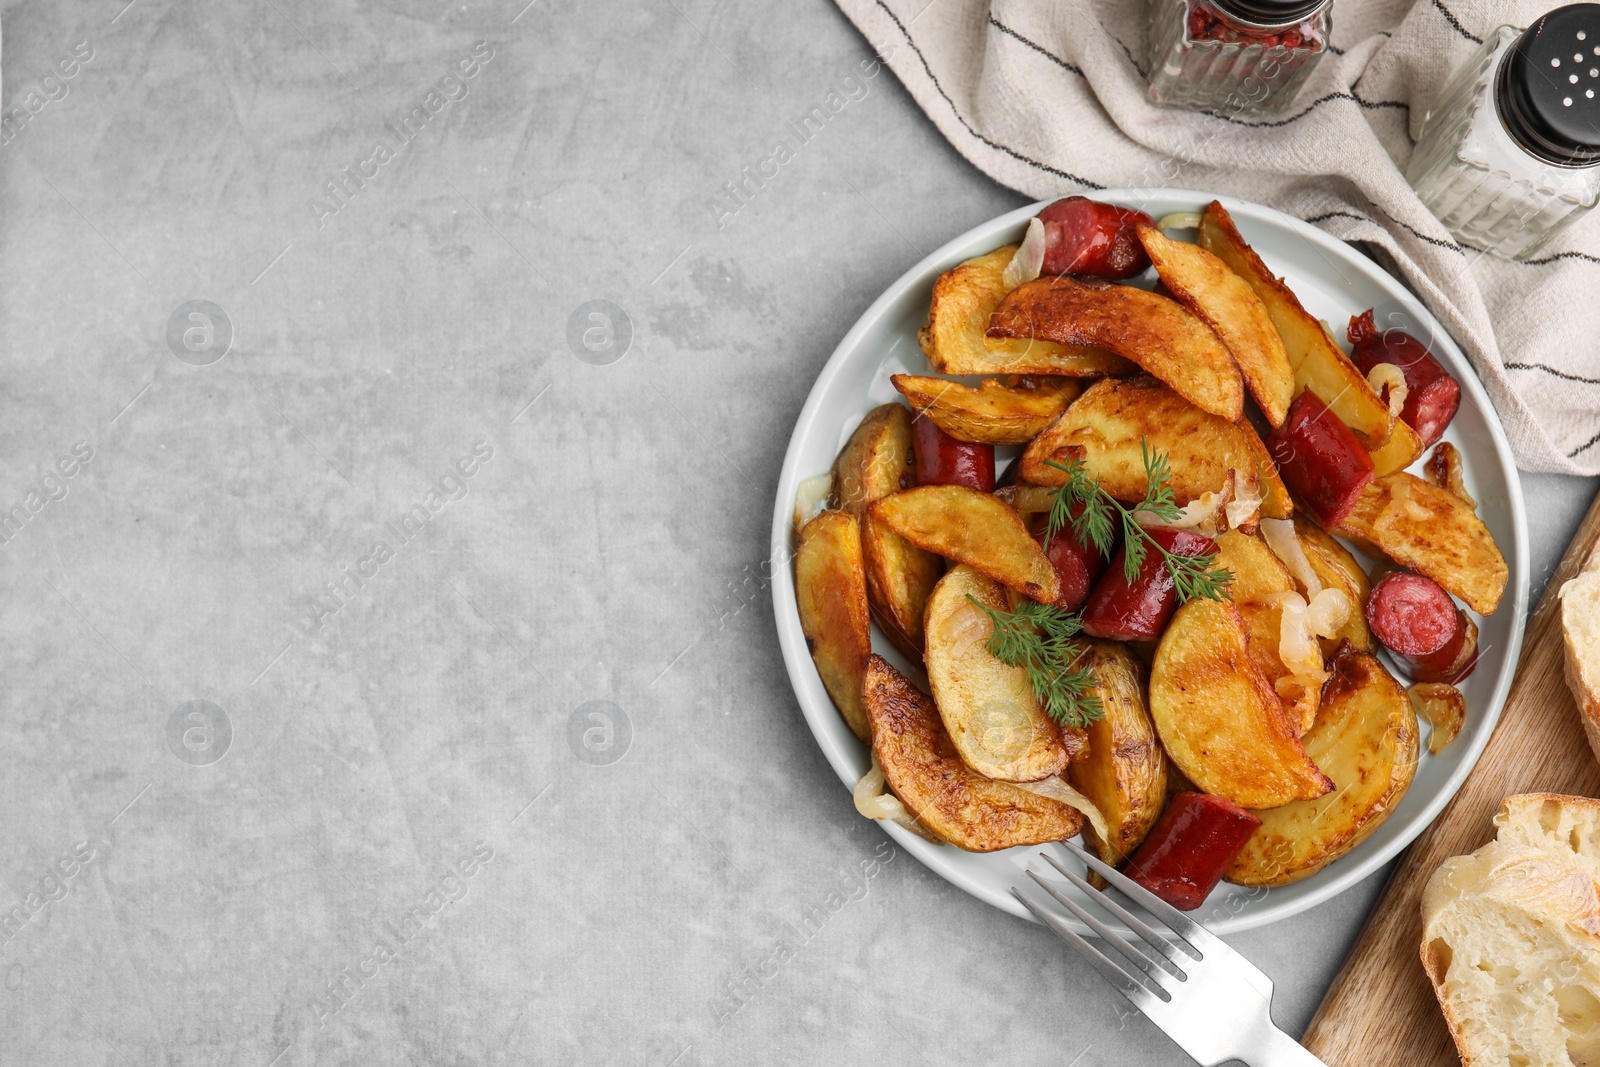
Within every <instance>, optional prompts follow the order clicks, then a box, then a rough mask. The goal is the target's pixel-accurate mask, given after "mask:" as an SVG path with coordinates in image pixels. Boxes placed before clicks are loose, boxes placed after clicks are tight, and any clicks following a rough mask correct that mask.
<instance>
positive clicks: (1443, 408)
mask: <svg viewBox="0 0 1600 1067" xmlns="http://www.w3.org/2000/svg"><path fill="white" fill-rule="evenodd" d="M1346 336H1348V337H1349V338H1350V343H1351V344H1352V345H1353V346H1355V347H1354V349H1353V350H1352V351H1351V353H1350V359H1351V360H1352V361H1353V362H1354V363H1355V365H1356V366H1358V367H1360V368H1361V373H1362V374H1371V373H1372V368H1373V367H1376V366H1377V365H1378V364H1379V363H1392V364H1394V365H1395V366H1396V367H1399V368H1400V373H1401V374H1403V375H1405V379H1406V402H1405V406H1404V407H1402V408H1401V409H1400V421H1402V422H1404V423H1405V424H1406V425H1407V426H1410V427H1411V428H1412V429H1413V430H1415V431H1417V436H1418V437H1420V438H1422V447H1424V448H1430V447H1432V445H1433V443H1434V442H1435V441H1437V440H1439V438H1440V437H1441V436H1443V434H1444V431H1445V427H1447V426H1449V425H1450V420H1451V419H1453V418H1455V417H1456V409H1457V408H1459V407H1460V406H1461V383H1460V382H1458V381H1456V380H1455V379H1454V378H1452V377H1451V376H1450V372H1449V371H1447V370H1445V369H1444V368H1443V367H1442V366H1440V365H1439V361H1438V360H1436V359H1434V358H1433V356H1432V355H1431V354H1430V353H1429V352H1428V349H1427V348H1426V347H1425V346H1424V345H1423V343H1422V342H1421V341H1418V340H1417V339H1416V338H1415V337H1412V336H1411V335H1410V334H1408V333H1406V332H1405V331H1404V330H1380V329H1378V326H1377V324H1376V323H1375V322H1373V319H1372V311H1371V309H1368V310H1367V311H1364V312H1362V313H1361V314H1360V315H1357V316H1355V317H1354V318H1352V319H1351V320H1350V327H1349V329H1348V330H1347V331H1346Z"/></svg>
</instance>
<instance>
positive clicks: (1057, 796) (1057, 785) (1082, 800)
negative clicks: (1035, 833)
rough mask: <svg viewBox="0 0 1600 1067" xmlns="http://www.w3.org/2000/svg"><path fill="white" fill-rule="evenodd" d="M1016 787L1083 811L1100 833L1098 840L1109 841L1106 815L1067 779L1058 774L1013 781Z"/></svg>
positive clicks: (1096, 831)
mask: <svg viewBox="0 0 1600 1067" xmlns="http://www.w3.org/2000/svg"><path fill="white" fill-rule="evenodd" d="M1012 784H1013V785H1015V786H1016V787H1017V788H1018V789H1026V790H1027V791H1028V792H1030V793H1038V794H1039V795H1040V796H1042V797H1049V798H1050V799H1051V800H1055V801H1059V802H1060V803H1062V804H1065V805H1066V806H1067V807H1069V808H1076V809H1077V810H1078V811H1081V812H1083V817H1084V818H1086V819H1088V820H1089V825H1090V826H1092V827H1094V832H1095V833H1097V834H1099V835H1100V840H1102V841H1110V840H1111V839H1112V838H1111V830H1110V828H1109V827H1108V826H1107V825H1106V817H1105V816H1104V815H1102V814H1100V809H1099V808H1097V807H1095V806H1094V801H1092V800H1090V799H1089V798H1088V797H1086V796H1084V795H1083V794H1082V793H1080V792H1078V791H1077V790H1076V789H1074V788H1072V786H1070V785H1068V784H1067V780H1066V779H1065V778H1063V777H1061V776H1060V775H1059V774H1052V775H1051V776H1050V777H1048V778H1045V779H1043V780H1042V781H1038V782H1013V783H1012Z"/></svg>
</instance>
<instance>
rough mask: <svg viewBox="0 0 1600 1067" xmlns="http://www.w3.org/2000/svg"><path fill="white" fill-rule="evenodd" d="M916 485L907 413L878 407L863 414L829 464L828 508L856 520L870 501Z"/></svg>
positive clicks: (887, 406) (899, 408) (889, 406)
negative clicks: (830, 470)
mask: <svg viewBox="0 0 1600 1067" xmlns="http://www.w3.org/2000/svg"><path fill="white" fill-rule="evenodd" d="M916 484H917V460H916V455H915V453H914V452H913V451H912V443H911V412H910V411H908V410H907V409H906V407H905V405H903V404H881V405H879V406H878V407H875V408H873V409H872V410H871V411H869V412H867V417H866V418H864V419H862V420H861V424H860V425H859V426H857V427H856V428H855V432H854V433H852V434H851V435H850V440H848V441H846V442H845V445H844V447H843V448H842V449H840V450H839V455H838V457H837V458H836V459H835V460H834V461H833V482H832V485H831V486H830V487H829V490H828V507H830V508H833V509H834V510H836V511H848V512H849V513H850V514H852V515H854V516H855V517H856V518H857V519H859V518H861V513H862V512H863V511H865V510H866V508H867V505H868V504H871V503H872V502H873V501H874V500H877V499H878V498H879V497H884V496H888V495H889V494H890V493H898V492H899V491H900V490H902V489H910V488H911V487H912V486H913V485H916Z"/></svg>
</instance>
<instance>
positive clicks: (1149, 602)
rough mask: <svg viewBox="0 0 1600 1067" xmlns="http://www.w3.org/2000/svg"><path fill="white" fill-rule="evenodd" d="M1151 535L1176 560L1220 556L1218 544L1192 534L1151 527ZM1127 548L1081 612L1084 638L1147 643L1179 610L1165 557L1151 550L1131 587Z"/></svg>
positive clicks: (1108, 570)
mask: <svg viewBox="0 0 1600 1067" xmlns="http://www.w3.org/2000/svg"><path fill="white" fill-rule="evenodd" d="M1147 532H1148V533H1149V534H1150V536H1151V537H1152V538H1154V539H1155V540H1156V542H1157V543H1158V544H1160V545H1161V546H1162V547H1163V548H1165V549H1166V550H1167V551H1168V552H1171V553H1172V554H1173V555H1174V556H1205V555H1209V554H1211V553H1213V552H1215V551H1216V550H1217V543H1216V542H1215V541H1213V540H1211V538H1209V537H1202V536H1200V535H1199V534H1197V533H1191V532H1190V531H1188V530H1174V529H1172V528H1171V527H1169V526H1152V527H1149V529H1148V530H1147ZM1126 552H1127V549H1126V548H1122V549H1118V551H1117V555H1116V558H1114V559H1113V560H1112V561H1111V565H1110V566H1109V567H1107V568H1106V572H1105V574H1103V575H1102V576H1101V577H1100V580H1099V581H1098V582H1096V583H1095V587H1094V591H1093V592H1092V593H1090V594H1089V603H1088V605H1087V606H1086V607H1084V609H1083V632H1084V633H1086V634H1088V635H1089V636H1091V637H1103V638H1107V639H1109V640H1113V641H1149V640H1152V639H1154V638H1155V637H1157V636H1158V635H1159V634H1160V633H1161V630H1162V628H1163V627H1164V626H1166V625H1167V620H1168V619H1170V618H1172V613H1173V612H1174V611H1176V610H1177V608H1178V590H1177V588H1176V587H1175V586H1174V585H1173V584H1172V574H1171V573H1170V572H1169V571H1168V570H1167V563H1166V560H1164V559H1163V558H1162V556H1161V553H1159V552H1157V551H1156V550H1155V549H1153V548H1151V549H1148V550H1147V551H1146V552H1145V557H1144V563H1143V564H1141V565H1140V567H1139V572H1138V573H1137V574H1136V575H1134V578H1133V581H1131V582H1130V581H1128V580H1127V578H1126V577H1124V575H1123V570H1122V567H1123V559H1124V557H1125V554H1126Z"/></svg>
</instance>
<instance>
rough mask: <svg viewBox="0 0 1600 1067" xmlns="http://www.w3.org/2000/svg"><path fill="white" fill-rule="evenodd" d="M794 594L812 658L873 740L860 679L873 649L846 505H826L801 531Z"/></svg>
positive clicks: (842, 707)
mask: <svg viewBox="0 0 1600 1067" xmlns="http://www.w3.org/2000/svg"><path fill="white" fill-rule="evenodd" d="M794 586H795V600H796V601H797V602H798V604H799V607H800V629H801V631H802V632H803V633H804V634H805V635H806V647H807V648H808V649H810V650H811V662H812V663H815V664H816V666H817V673H818V674H819V675H821V676H822V684H823V686H824V687H826V688H827V690H828V696H830V697H832V698H833V706H834V707H836V708H838V709H839V714H840V715H843V716H844V721H845V722H846V723H847V724H848V725H849V727H850V729H851V731H852V732H853V733H854V734H855V735H856V736H857V737H859V738H860V739H861V740H863V741H871V740H872V735H871V733H870V732H869V730H868V726H867V709H866V707H865V706H864V705H863V704H862V703H861V680H862V679H863V678H864V677H866V673H867V657H868V656H870V655H871V654H872V630H871V622H870V620H869V618H868V614H867V575H866V571H865V569H864V568H863V566H862V562H861V530H860V526H859V525H858V524H857V522H856V520H855V517H854V516H853V515H851V514H850V513H849V512H848V511H824V512H823V513H822V514H821V515H818V516H817V517H816V518H814V519H812V520H811V521H810V522H808V523H806V525H805V527H804V528H803V529H802V530H801V531H800V544H799V547H798V548H796V549H795V554H794Z"/></svg>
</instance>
